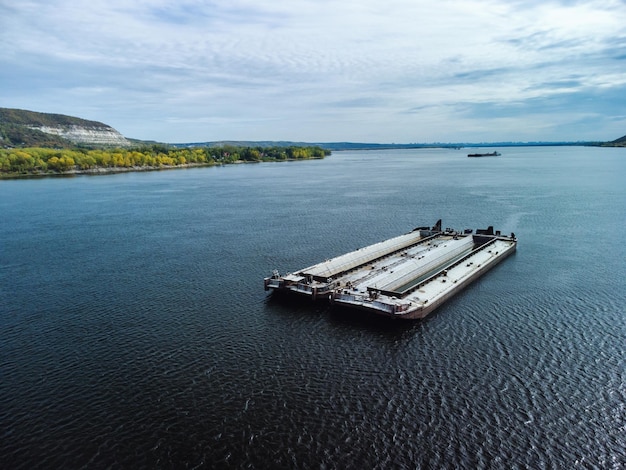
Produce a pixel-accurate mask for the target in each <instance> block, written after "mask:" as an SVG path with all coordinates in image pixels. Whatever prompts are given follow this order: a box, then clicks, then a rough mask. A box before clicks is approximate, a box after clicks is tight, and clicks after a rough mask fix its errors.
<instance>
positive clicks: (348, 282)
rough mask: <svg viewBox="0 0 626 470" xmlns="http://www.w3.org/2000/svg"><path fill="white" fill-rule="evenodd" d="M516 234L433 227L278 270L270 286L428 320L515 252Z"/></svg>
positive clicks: (266, 282) (381, 312) (267, 282)
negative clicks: (295, 268)
mask: <svg viewBox="0 0 626 470" xmlns="http://www.w3.org/2000/svg"><path fill="white" fill-rule="evenodd" d="M516 246H517V239H516V238H515V234H511V235H510V236H505V235H502V234H501V233H500V232H499V231H497V232H495V233H494V231H493V227H489V228H488V229H484V230H477V231H476V233H474V231H473V230H467V229H466V230H464V231H463V232H458V231H455V230H452V229H445V230H442V229H441V220H439V221H438V222H437V224H435V226H433V227H432V228H428V227H419V228H417V229H415V230H413V231H412V232H410V233H408V234H405V235H401V236H399V237H395V238H391V239H389V240H386V241H383V242H379V243H376V244H374V245H370V246H368V247H364V248H361V249H359V250H356V251H353V252H350V253H346V254H344V255H341V256H338V257H336V258H332V259H329V260H326V261H324V262H322V263H318V264H316V265H313V266H310V267H308V268H305V269H302V270H300V271H297V272H295V273H290V274H287V275H286V276H281V275H280V274H279V273H278V271H274V273H273V275H272V276H271V277H267V278H265V280H264V285H265V290H266V291H268V290H272V291H286V292H291V293H294V294H299V295H302V296H306V297H309V298H311V299H313V300H329V301H330V302H331V303H333V304H336V305H341V306H343V307H347V308H356V309H361V310H366V311H369V312H372V313H375V314H378V315H385V316H388V317H392V318H403V319H418V318H423V317H425V316H426V315H428V314H429V313H431V312H432V311H433V310H435V309H436V308H437V307H439V306H440V305H441V304H443V303H444V302H445V301H446V300H447V299H449V298H450V297H452V296H453V295H454V294H456V293H457V292H458V291H459V290H461V289H463V288H464V287H466V286H467V285H469V284H470V283H471V282H472V281H474V280H475V279H477V278H478V277H480V276H482V275H483V274H484V273H486V272H487V271H488V270H489V269H491V268H492V267H494V266H495V265H497V264H498V263H499V262H500V261H502V260H503V259H505V258H506V257H507V256H509V255H510V254H512V253H513V252H515V249H516Z"/></svg>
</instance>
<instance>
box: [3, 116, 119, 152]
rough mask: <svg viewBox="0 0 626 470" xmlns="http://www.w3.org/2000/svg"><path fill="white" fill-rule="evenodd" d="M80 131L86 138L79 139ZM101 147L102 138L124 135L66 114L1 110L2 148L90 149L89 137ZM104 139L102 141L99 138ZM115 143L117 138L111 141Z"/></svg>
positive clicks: (104, 126) (96, 123) (100, 124)
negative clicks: (81, 146) (82, 147)
mask: <svg viewBox="0 0 626 470" xmlns="http://www.w3.org/2000/svg"><path fill="white" fill-rule="evenodd" d="M81 132H82V133H83V134H84V135H85V137H84V138H81V137H80V134H81ZM90 134H91V135H92V137H91V138H92V139H94V142H93V144H94V145H96V146H97V145H98V143H100V144H101V142H99V136H104V135H109V136H115V135H119V138H118V139H117V140H119V141H120V142H121V141H123V139H124V138H123V136H122V135H121V134H119V133H118V132H117V131H116V130H115V129H113V128H112V127H111V126H108V125H106V124H103V123H101V122H97V121H89V120H87V119H81V118H78V117H73V116H66V115H63V114H49V113H38V112H35V111H27V110H23V109H12V108H0V147H4V148H7V147H55V148H57V147H58V148H70V147H76V146H77V144H78V145H83V146H90V144H91V142H89V139H90V137H89V135H90ZM100 140H101V139H100ZM112 140H114V139H112Z"/></svg>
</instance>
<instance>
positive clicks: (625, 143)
mask: <svg viewBox="0 0 626 470" xmlns="http://www.w3.org/2000/svg"><path fill="white" fill-rule="evenodd" d="M611 143H612V144H614V145H615V146H619V147H626V135H625V136H624V137H620V138H619V139H616V140H614V141H613V142H611Z"/></svg>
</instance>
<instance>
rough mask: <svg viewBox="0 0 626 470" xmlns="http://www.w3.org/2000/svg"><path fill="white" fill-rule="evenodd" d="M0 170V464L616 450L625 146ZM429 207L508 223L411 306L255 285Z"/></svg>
mask: <svg viewBox="0 0 626 470" xmlns="http://www.w3.org/2000/svg"><path fill="white" fill-rule="evenodd" d="M466 153H467V152H465V151H463V150H460V151H455V150H415V151H413V150H411V151H405V150H402V151H384V152H374V151H371V152H340V153H335V154H333V155H332V156H331V157H329V158H326V159H324V160H318V161H306V162H293V163H292V162H287V163H267V164H266V163H263V164H254V165H253V164H251V165H232V166H227V167H221V168H201V169H190V170H172V171H163V172H151V173H131V174H120V175H110V176H97V177H87V176H80V177H73V178H52V179H35V180H21V181H0V467H2V468H11V469H13V468H14V469H32V468H45V469H50V468H89V469H92V468H133V469H134V468H202V467H205V468H315V469H317V468H328V469H332V468H359V469H360V468H380V469H388V468H422V469H427V468H428V469H430V468H498V469H499V468H585V469H587V468H597V469H618V468H623V466H624V465H625V464H626V451H625V440H626V375H625V368H624V353H625V349H626V348H625V345H626V341H625V340H626V322H625V318H624V315H625V310H626V280H625V279H626V265H625V260H626V249H625V246H626V242H625V240H624V236H625V235H626V184H625V183H626V150H625V149H600V148H584V147H574V148H562V147H543V148H513V149H505V150H504V151H503V152H502V153H503V155H502V157H498V158H482V159H468V158H467V157H466ZM439 218H443V220H444V227H445V226H451V227H455V228H459V229H460V228H465V227H471V228H483V227H486V226H487V225H494V226H495V227H496V228H497V229H501V230H503V231H505V232H511V231H513V232H515V233H516V235H517V236H518V238H519V244H518V251H517V254H516V255H515V256H513V257H511V258H509V259H507V260H506V261H505V262H504V263H503V264H501V265H499V266H498V267H497V268H495V269H494V270H493V271H491V272H490V273H489V274H487V275H486V276H485V277H484V278H482V279H480V280H479V281H478V282H477V283H475V284H474V285H473V286H472V287H471V288H469V289H468V290H465V291H464V292H462V293H461V294H459V295H458V296H456V297H455V298H454V299H452V300H451V301H450V302H449V303H448V304H446V305H445V306H443V307H442V308H440V309H439V310H438V311H436V312H435V313H434V314H432V315H431V316H430V317H428V318H427V319H426V320H424V321H418V322H400V321H396V322H389V321H387V320H382V319H378V318H371V317H367V316H363V315H362V314H353V313H349V312H345V311H340V310H333V309H332V308H330V307H328V306H326V305H315V304H308V303H298V302H289V301H280V300H277V299H272V298H271V297H270V298H268V297H267V295H266V293H265V292H264V291H263V282H262V278H263V277H264V276H266V275H269V274H270V273H271V270H272V269H275V268H278V269H279V270H281V272H287V271H291V270H295V269H298V268H302V267H304V266H308V265H311V264H313V263H316V262H319V261H322V260H323V259H325V258H328V257H331V256H334V255H338V254H341V253H343V252H346V251H348V250H352V249H355V248H358V247H361V246H364V245H367V244H370V243H374V242H377V241H380V240H383V239H386V238H388V237H392V236H395V235H399V234H401V233H405V232H407V231H409V230H411V229H412V228H414V227H415V226H419V225H430V224H433V223H434V222H435V221H436V220H437V219H439Z"/></svg>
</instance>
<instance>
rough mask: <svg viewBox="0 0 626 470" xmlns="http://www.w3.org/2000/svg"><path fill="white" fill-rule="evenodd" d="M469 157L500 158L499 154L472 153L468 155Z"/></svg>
mask: <svg viewBox="0 0 626 470" xmlns="http://www.w3.org/2000/svg"><path fill="white" fill-rule="evenodd" d="M467 156H468V157H499V156H500V153H499V152H491V153H470V154H468V155H467Z"/></svg>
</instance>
